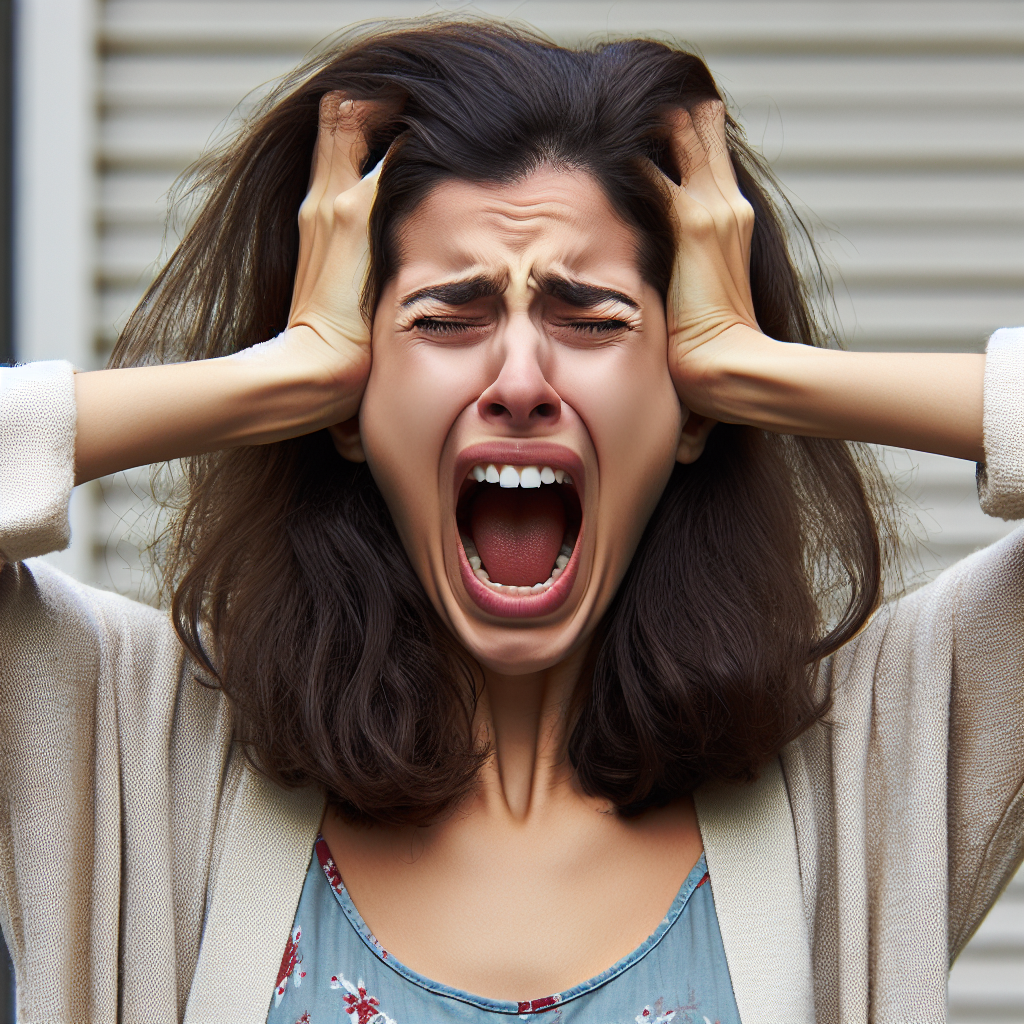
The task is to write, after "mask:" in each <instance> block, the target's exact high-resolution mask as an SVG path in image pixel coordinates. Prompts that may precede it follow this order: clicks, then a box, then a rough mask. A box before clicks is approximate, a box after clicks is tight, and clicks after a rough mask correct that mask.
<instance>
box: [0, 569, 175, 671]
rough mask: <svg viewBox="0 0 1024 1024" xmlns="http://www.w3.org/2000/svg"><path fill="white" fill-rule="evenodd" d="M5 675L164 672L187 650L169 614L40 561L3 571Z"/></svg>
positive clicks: (0, 618) (0, 630)
mask: <svg viewBox="0 0 1024 1024" xmlns="http://www.w3.org/2000/svg"><path fill="white" fill-rule="evenodd" d="M0 650H3V652H4V656H3V662H4V664H3V667H2V668H0V675H2V676H5V677H7V678H8V679H9V678H10V676H11V675H12V674H13V675H15V676H20V677H22V678H25V677H26V676H27V675H36V676H37V677H38V673H42V674H43V675H44V676H46V677H51V678H52V677H54V676H62V675H63V676H65V677H71V678H74V679H75V680H77V681H78V682H79V683H81V682H82V680H83V677H87V676H93V677H98V676H99V675H100V674H101V673H102V672H104V671H105V670H109V669H113V670H114V671H115V672H116V673H117V674H118V675H120V676H123V675H124V674H125V671H126V670H127V671H128V673H129V674H132V675H143V674H144V675H147V676H150V677H152V675H153V674H154V673H157V674H163V673H166V674H167V675H169V676H170V677H172V678H173V679H174V680H175V682H176V681H177V678H178V676H179V674H180V670H181V662H182V656H183V655H182V650H181V646H180V644H179V643H178V639H177V637H176V635H175V633H174V628H173V626H172V625H171V622H170V619H169V617H168V616H167V615H166V613H164V612H162V611H160V610H158V609H156V608H151V607H149V606H148V605H144V604H140V603H139V602H137V601H131V600H129V599H128V598H126V597H122V596H121V595H120V594H113V593H110V592H108V591H104V590H99V589H97V588H96V587H90V586H87V585H86V584H83V583H80V582H79V581H77V580H75V579H72V578H71V577H70V576H67V575H66V574H65V573H62V572H60V571H59V570H58V569H55V568H54V567H53V566H51V565H49V564H48V563H47V562H45V561H43V560H42V559H30V560H28V561H25V562H18V563H15V564H10V563H8V564H6V565H4V566H3V567H2V569H0Z"/></svg>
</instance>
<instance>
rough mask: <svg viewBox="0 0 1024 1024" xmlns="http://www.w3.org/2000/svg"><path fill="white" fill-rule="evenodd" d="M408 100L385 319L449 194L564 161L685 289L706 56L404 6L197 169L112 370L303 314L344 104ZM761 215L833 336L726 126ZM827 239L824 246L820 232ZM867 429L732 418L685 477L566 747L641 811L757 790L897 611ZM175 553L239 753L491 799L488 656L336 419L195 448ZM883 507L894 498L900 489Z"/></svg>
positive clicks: (634, 566)
mask: <svg viewBox="0 0 1024 1024" xmlns="http://www.w3.org/2000/svg"><path fill="white" fill-rule="evenodd" d="M331 90H342V91H344V92H345V93H346V94H347V95H349V96H351V97H353V98H362V99H372V98H387V99H389V100H391V101H393V103H392V106H393V107H395V108H398V109H400V113H397V114H395V115H394V116H393V117H392V118H391V119H390V120H389V121H387V122H386V123H384V124H382V125H379V126H378V127H377V128H376V129H375V133H374V136H373V138H372V139H371V140H370V141H371V146H370V150H371V151H370V154H369V156H368V159H367V168H369V167H370V166H372V165H373V164H374V163H375V162H376V161H377V160H378V159H379V158H380V156H381V155H382V154H383V153H384V152H385V151H387V150H388V149H389V148H390V150H391V152H390V156H389V159H388V160H387V162H386V164H385V167H384V170H383V171H382V174H381V177H380V182H379V188H378V194H377V199H376V201H375V204H374V207H373V211H372V214H371V221H370V240H371V256H370V266H369V273H368V277H367V282H366V286H365V290H364V296H363V305H364V312H365V314H366V315H367V316H368V317H372V314H373V310H374V308H375V305H376V301H377V298H378V296H379V294H380V291H381V288H382V287H383V285H384V284H385V283H386V282H387V281H388V279H389V278H390V277H391V276H392V275H393V274H394V273H395V270H396V265H397V261H398V259H399V256H400V253H399V251H398V247H397V239H398V232H399V230H400V228H401V225H402V223H403V220H404V219H405V218H406V217H408V216H409V215H410V213H412V211H414V210H415V209H416V207H417V206H418V205H419V204H420V203H421V202H422V201H423V199H424V198H425V197H426V196H427V195H428V194H429V193H430V192H431V190H432V189H433V188H435V187H436V186H437V185H438V184H439V183H440V182H443V181H446V180H451V179H463V180H469V181H475V182H512V181H515V180H517V179H518V178H521V177H522V176H523V175H525V174H527V173H529V172H530V171H531V169H533V168H535V167H537V166H538V165H539V164H541V163H543V162H545V161H547V162H553V163H555V164H559V165H567V166H572V167H574V168H579V169H583V170H585V171H587V172H588V173H590V174H591V175H592V176H593V177H594V179H595V180H596V181H597V182H598V183H599V184H600V186H601V187H602V188H603V189H604V191H605V193H606V194H607V196H608V198H609V200H610V201H611V203H612V204H613V206H614V207H615V209H616V210H617V211H618V213H619V215H620V216H621V217H622V218H623V220H624V221H625V222H626V223H627V224H629V225H631V226H632V227H633V229H634V231H635V234H636V237H637V259H638V261H639V266H640V269H641V271H642V273H643V275H644V277H645V278H646V279H647V280H648V281H649V282H650V283H651V284H653V285H654V286H655V287H657V288H658V289H659V290H660V291H661V294H662V296H664V295H665V293H666V291H667V287H668V282H669V277H670V274H671V270H672V262H673V253H674V238H673V234H672V228H671V226H670V219H669V216H668V209H667V198H666V193H665V190H663V189H661V188H659V187H658V185H657V181H656V176H652V174H651V173H650V167H651V164H652V163H653V164H654V165H655V166H657V167H659V168H661V169H662V170H663V171H664V172H665V173H666V174H668V175H669V176H672V177H675V178H676V180H678V171H677V170H676V169H675V168H673V167H672V166H671V165H670V163H669V161H668V150H667V134H668V129H667V123H666V112H667V111H669V110H671V109H672V108H678V107H686V108H692V107H693V106H694V105H695V104H696V103H698V102H700V101H702V100H706V99H709V98H715V97H719V92H718V90H717V88H716V86H715V83H714V80H713V78H712V76H711V73H710V72H709V70H708V68H707V67H706V65H705V64H704V63H703V61H701V60H700V58H698V57H697V56H695V55H694V54H692V53H689V52H686V51H685V50H682V49H678V48H675V47H672V46H670V45H667V44H664V43H661V42H652V41H648V40H641V39H633V40H625V41H620V42H612V43H606V44H602V45H597V46H593V47H589V48H587V47H585V48H577V49H572V48H566V47H561V46H556V45H554V44H553V43H551V42H550V41H548V40H546V39H544V38H541V37H540V36H538V35H536V34H534V33H533V32H532V31H529V30H526V29H521V28H511V27H508V26H502V25H498V24H492V23H488V22H465V21H459V22H455V21H436V20H433V21H426V22H415V23H410V22H404V23H382V24H378V25H375V26H372V27H369V28H365V27H364V28H363V29H361V30H359V31H357V32H355V33H349V34H347V35H345V36H343V37H342V38H341V39H340V41H337V42H336V43H335V44H334V45H332V46H331V47H330V48H328V49H326V50H325V51H323V52H322V53H320V54H319V55H318V56H316V57H315V58H314V59H312V60H311V61H310V62H308V63H307V64H305V65H304V66H303V67H301V68H299V69H298V70H297V71H296V72H294V73H293V74H292V75H290V76H289V77H288V78H287V79H285V80H284V82H283V83H281V85H280V86H279V87H278V89H277V90H276V91H275V92H274V94H273V95H272V96H271V97H270V98H269V99H268V100H267V101H266V102H265V103H264V104H263V105H262V106H261V107H260V108H259V109H258V110H257V111H256V113H255V114H254V115H253V116H252V117H251V118H250V119H249V120H248V122H247V123H246V124H245V125H244V126H243V128H242V130H241V131H240V133H239V134H238V135H237V137H236V138H234V139H233V140H232V141H231V142H230V143H229V144H228V145H226V146H225V147H223V148H222V149H221V150H219V151H217V152H215V153H213V154H211V155H209V156H207V157H206V158H204V160H202V161H201V162H200V163H199V164H198V165H197V166H196V167H195V168H194V169H193V171H192V174H191V177H190V178H189V179H188V182H189V185H190V187H191V189H192V190H193V191H192V192H191V194H192V195H193V196H200V197H201V199H202V203H201V206H200V207H199V208H198V212H197V215H196V216H195V219H194V222H193V223H192V226H191V228H190V229H189V231H188V232H187V234H186V236H185V238H184V240H183V241H182V242H181V244H180V246H179V247H178V248H177V250H176V251H175V252H174V254H173V255H172V256H171V258H170V260H169V261H168V263H167V264H166V266H165V267H164V268H163V270H162V271H161V273H160V274H159V275H158V277H157V278H156V280H155V281H154V283H153V285H152V286H151V287H150V289H149V290H148V292H147V294H146V295H145V297H144V298H143V300H142V302H141V303H140V305H139V306H138V308H137V309H136V310H135V312H134V314H133V315H132V317H131V319H130V320H129V322H128V324H127V326H126V327H125V329H124V332H123V334H122V336H121V338H120V341H119V343H118V345H117V347H116V350H115V352H114V355H113V357H112V360H111V362H112V365H116V366H127V365H135V364H139V363H146V362H158V361H173V360H182V359H201V358H207V357H210V356H220V355H226V354H228V353H231V352H235V351H238V350H239V349H242V348H245V347H247V346H250V345H252V344H255V343H257V342H260V341H263V340H265V339H266V338H269V337H272V336H274V335H275V334H277V333H278V332H280V331H281V330H283V329H284V327H285V324H286V318H287V315H288V308H289V300H290V293H291V287H292V280H293V277H294V273H295V266H296V258H297V252H298V229H297V213H298V209H299V204H300V203H301V201H302V198H303V195H304V193H305V190H306V187H307V182H308V178H309V167H310V159H311V155H312V151H313V145H314V142H315V139H316V133H317V124H318V109H319V101H320V98H321V96H322V95H323V94H324V93H326V92H329V91H331ZM727 127H728V139H729V148H730V153H731V156H732V160H733V164H734V166H735V168H736V173H737V176H738V179H739V183H740V188H741V190H742V192H743V193H744V195H745V196H746V197H747V199H748V200H749V201H750V202H751V204H752V205H753V207H754V211H755V215H756V220H755V225H754V235H753V242H752V251H751V283H752V289H753V298H754V306H755V310H756V313H757V317H758V321H759V323H760V325H761V327H762V329H763V330H764V331H765V332H766V333H767V334H768V335H769V336H771V337H773V338H777V339H779V340H782V341H787V342H793V343H797V344H805V345H815V344H822V343H823V339H822V337H821V336H820V333H821V332H820V329H819V327H818V321H817V320H816V318H815V316H814V315H813V313H812V302H811V298H812V292H811V291H809V287H808V284H807V283H806V282H810V286H811V287H818V284H819V283H820V282H819V281H818V279H817V278H816V276H815V273H814V264H813V262H812V264H811V267H810V269H811V273H810V275H809V276H808V275H804V276H801V274H800V273H798V271H797V269H796V265H795V261H794V259H795V258H794V256H793V254H792V252H791V247H792V246H793V244H797V245H800V246H805V247H806V243H807V242H808V238H807V236H806V232H802V226H801V225H800V223H799V221H798V220H796V219H795V217H794V215H793V214H792V210H791V209H790V208H789V207H788V205H787V204H786V202H785V200H784V199H783V198H782V196H781V192H780V191H779V189H778V188H777V186H776V185H775V183H774V182H773V179H772V176H771V174H770V172H769V171H768V169H767V168H766V166H765V165H764V163H763V162H762V160H761V159H760V158H759V157H758V156H757V155H756V154H755V153H754V152H753V151H752V150H751V149H750V148H749V147H748V146H747V145H746V143H745V142H744V139H743V135H742V131H741V130H740V128H739V127H738V125H737V124H736V123H735V122H734V121H733V120H732V119H731V118H730V119H729V120H728V125H727ZM804 251H806V248H805V249H804ZM872 465H873V460H871V459H870V458H865V457H863V456H862V454H861V453H860V452H859V450H858V449H857V448H856V446H852V445H850V444H847V443H845V442H841V441H832V440H822V439H816V438H805V437H791V436H781V435H777V434H771V433H767V432H764V431H761V430H756V429H753V428H750V427H742V426H729V425H719V426H718V427H717V428H716V429H715V430H714V431H713V433H712V434H711V438H710V440H709V442H708V445H707V448H706V451H705V453H704V455H703V456H702V457H701V458H700V459H699V460H698V461H697V462H696V463H694V464H693V465H687V466H683V465H677V466H676V468H675V470H674V472H673V474H672V476H671V479H670V480H669V483H668V485H667V487H666V488H665V491H664V494H663V495H662V497H661V500H660V503H659V504H658V506H657V508H656V510H655V512H654V513H653V515H652V517H651V519H650V521H649V523H648V524H647V527H646V532H645V533H644V535H643V538H642V541H641V543H640V545H639V548H638V550H637V552H636V554H635V556H634V558H633V560H632V563H631V564H630V566H629V569H628V571H627V573H626V576H625V578H624V580H623V582H622V584H621V586H620V588H619V591H618V593H617V595H616V596H615V598H614V600H613V603H612V605H611V606H610V608H609V610H608V612H607V614H606V615H605V616H604V618H603V620H602V622H601V623H600V625H599V628H598V630H597V632H596V635H595V637H594V641H593V644H592V647H591V652H590V658H589V664H588V669H587V672H586V673H585V676H584V678H583V680H582V681H581V683H580V686H579V688H578V693H577V695H576V700H575V706H574V708H573V710H572V720H571V722H570V731H569V736H568V749H567V755H568V757H569V758H570V760H571V763H572V765H573V767H574V769H575V771H576V772H577V774H578V778H579V780H580V782H581V784H582V786H583V788H584V789H585V790H586V791H587V792H588V793H590V794H593V795H602V796H605V797H607V798H609V799H610V800H611V801H613V802H614V804H615V805H616V806H617V807H619V808H620V809H621V810H622V811H623V812H624V813H635V812H638V811H640V810H642V809H643V808H644V807H647V806H650V805H652V804H658V803H664V802H666V801H668V800H671V799H672V798H673V797H675V796H678V795H680V794H683V793H686V792H689V791H691V790H692V789H693V788H694V787H696V786H698V785H699V784H701V783H702V782H704V781H706V780H712V779H719V780H733V781H737V782H739V781H743V780H749V779H752V778H753V777H754V776H755V775H756V774H757V772H758V770H759V769H760V767H761V766H763V765H764V763H765V762H766V760H767V759H769V758H771V757H772V756H774V755H775V754H776V753H777V752H778V751H779V750H780V749H781V748H782V747H783V746H784V745H785V744H786V743H788V742H789V741H790V740H792V739H793V738H794V737H796V736H797V735H799V734H800V733H801V732H802V731H803V730H805V729H807V728H808V727H809V726H810V725H812V724H813V723H814V722H816V721H818V720H819V719H821V718H822V716H823V715H824V714H825V712H826V711H827V708H828V705H829V695H828V693H827V692H822V691H821V689H820V686H819V684H818V681H817V679H816V673H815V669H816V666H817V665H818V664H819V662H820V661H821V659H822V658H824V657H825V656H826V655H828V654H829V653H830V652H832V651H834V650H836V648H838V647H839V646H840V645H841V644H843V643H844V642H846V641H847V640H849V639H850V638H851V637H852V636H853V635H854V634H855V633H856V632H857V630H858V629H860V628H861V626H862V625H863V624H864V622H865V621H866V619H867V617H868V616H869V615H870V614H871V612H872V610H873V609H874V608H875V607H876V605H877V603H878V601H879V599H880V595H881V587H882V571H881V570H882V561H883V559H882V550H883V547H884V545H883V544H881V543H880V534H879V527H878V522H877V517H876V513H875V499H876V496H877V494H878V493H879V492H877V489H876V483H877V481H876V480H875V479H874V478H873V476H872V473H871V469H870V467H871V466H872ZM185 467H186V474H185V482H186V486H187V494H186V495H185V497H184V500H183V502H182V504H181V506H180V508H179V509H178V511H177V520H176V525H175V527H174V531H173V534H172V536H171V541H170V543H169V544H168V545H167V548H166V550H165V556H166V561H165V564H164V571H165V577H164V578H165V580H166V583H167V586H168V588H169V589H170V590H171V591H172V592H173V598H172V614H173V619H174V623H175V627H176V629H177V631H178V634H179V636H180V638H181V641H182V643H183V644H184V646H185V647H186V649H187V650H188V652H190V654H191V655H192V657H193V658H194V659H195V661H196V662H197V664H198V665H199V666H201V667H202V668H203V669H205V670H206V671H207V672H209V673H211V674H212V677H213V680H214V685H219V686H220V687H222V688H223V689H224V691H225V692H226V694H227V695H228V696H229V698H230V700H231V703H232V707H233V714H234V720H235V728H236V730H237V736H238V740H239V741H240V742H241V743H243V744H244V745H245V748H246V750H247V751H248V753H249V756H250V758H251V760H252V762H253V764H254V765H255V766H256V767H257V768H258V770H260V771H262V772H264V773H266V774H267V775H268V776H270V777H271V778H272V779H274V780H276V781H277V782H279V783H281V784H284V785H300V784H308V783H311V782H312V783H318V784H320V785H322V786H323V787H324V788H325V789H326V791H327V793H328V795H329V798H330V799H331V801H332V802H333V803H335V804H336V805H337V806H339V807H340V808H342V809H343V810H344V811H346V812H347V813H349V814H351V815H355V816H358V817H361V818H364V819H370V820H376V821H384V822H393V823H401V822H427V821H430V820H434V819H436V818H437V816H438V815H441V814H443V813H444V812H445V811H446V809H448V808H450V807H452V806H453V805H454V803H455V802H457V801H458V800H460V799H461V798H463V797H464V796H465V795H466V794H467V792H469V791H470V789H471V788H472V786H473V784H474V780H475V779H476V777H477V774H478V771H479V768H480V766H481V764H482V763H483V760H484V759H485V758H486V757H487V751H486V750H484V749H481V748H480V747H479V746H477V745H476V743H475V741H474V737H473V733H472V718H473V713H474V707H475V693H476V691H475V685H476V684H475V678H476V677H475V673H476V671H477V670H476V668H475V666H474V665H473V664H471V663H470V662H469V661H468V659H467V657H466V655H465V654H464V652H463V651H462V649H461V648H460V646H459V644H458V643H457V641H456V639H455V638H454V637H453V636H452V635H451V634H450V633H449V632H448V631H447V629H446V627H445V626H444V625H443V624H442V623H441V621H440V619H439V617H438V616H437V615H436V613H435V611H434V609H433V607H432V606H431V604H430V602H429V600H428V599H427V597H426V595H425V592H424V590H423V588H422V586H421V584H420V582H419V580H418V579H417V577H416V575H415V573H414V572H413V570H412V568H411V565H410V562H409V560H408V558H407V556H406V553H405V551H404V550H403V548H402V545H401V542H400V541H399V538H398V536H397V533H396V531H395V528H394V525H393V524H392V522H391V519H390V516H389V514H388V511H387V508H386V506H385V504H384V501H383V499H382V497H381V494H380V492H379V490H378V489H377V486H376V484H375V482H374V480H373V477H372V476H371V474H370V472H369V470H368V469H367V467H366V466H365V465H356V464H352V463H348V462H346V461H344V460H343V459H342V458H341V457H340V456H338V455H337V453H336V452H335V450H334V448H333V446H332V444H331V442H330V440H329V438H328V436H327V434H326V432H324V431H321V432H318V433H315V434H311V435H308V436H305V437H300V438H296V439H294V440H289V441H283V442H279V443H275V444H268V445H263V446H259V447H244V448H239V449H234V450H231V451H222V452H216V453H213V454H208V455H200V456H194V457H192V458H190V459H187V460H186V461H185ZM883 501H884V498H883Z"/></svg>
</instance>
